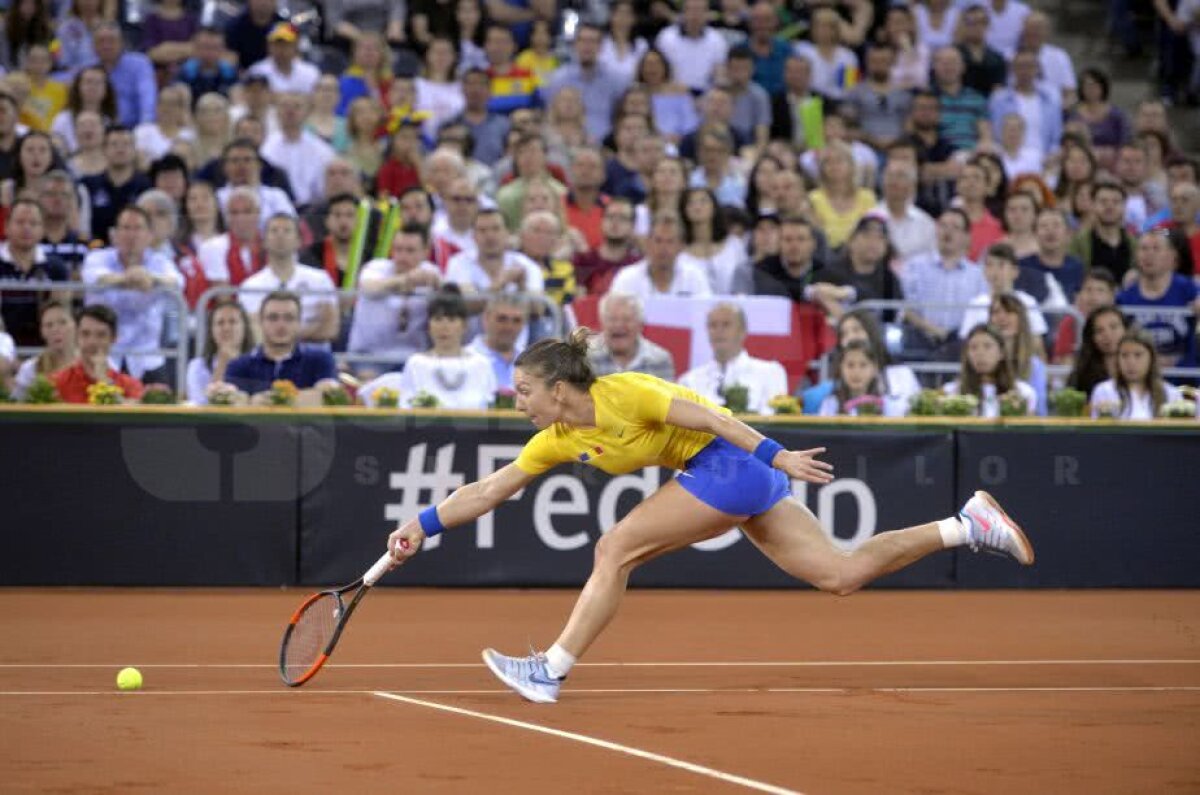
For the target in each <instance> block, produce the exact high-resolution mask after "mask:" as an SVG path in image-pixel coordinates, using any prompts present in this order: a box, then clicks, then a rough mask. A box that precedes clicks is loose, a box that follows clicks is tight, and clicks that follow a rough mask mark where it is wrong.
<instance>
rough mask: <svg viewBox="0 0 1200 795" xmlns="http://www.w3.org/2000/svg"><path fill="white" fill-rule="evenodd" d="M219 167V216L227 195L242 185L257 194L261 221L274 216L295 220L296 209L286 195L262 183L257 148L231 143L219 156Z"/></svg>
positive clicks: (246, 142)
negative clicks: (221, 177)
mask: <svg viewBox="0 0 1200 795" xmlns="http://www.w3.org/2000/svg"><path fill="white" fill-rule="evenodd" d="M221 168H222V170H223V171H224V174H225V185H224V186H222V187H221V188H219V189H218V190H217V203H218V204H219V205H220V206H221V213H222V214H225V213H226V211H227V209H228V206H229V194H230V193H232V192H233V190H234V189H235V188H239V187H243V186H245V187H248V188H250V189H252V190H253V191H254V192H255V193H257V194H258V207H259V212H260V217H261V218H262V220H263V222H265V221H266V219H268V218H270V217H271V216H273V215H280V214H282V215H290V216H292V217H293V218H294V217H296V208H295V207H294V206H293V205H292V200H291V199H289V198H288V195H287V194H286V193H284V192H283V191H282V190H280V189H279V188H272V187H271V186H269V185H264V184H262V162H261V161H260V160H259V159H258V147H256V146H255V145H254V143H253V142H252V141H249V140H247V139H237V140H234V141H230V142H229V143H228V144H227V145H226V146H225V150H224V151H223V152H222V153H221ZM226 223H228V217H226Z"/></svg>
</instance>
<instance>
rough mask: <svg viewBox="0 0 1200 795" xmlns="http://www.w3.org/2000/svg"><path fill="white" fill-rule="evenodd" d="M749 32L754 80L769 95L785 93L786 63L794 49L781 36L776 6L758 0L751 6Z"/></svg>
mask: <svg viewBox="0 0 1200 795" xmlns="http://www.w3.org/2000/svg"><path fill="white" fill-rule="evenodd" d="M746 20H747V25H748V27H749V30H750V35H749V37H748V38H747V40H746V47H747V48H748V49H749V50H750V54H751V56H752V57H753V59H754V82H755V83H757V84H758V85H760V86H762V88H763V90H764V91H766V92H767V95H768V96H772V97H773V96H776V95H777V94H781V93H783V90H784V81H783V71H784V64H785V63H786V62H787V60H788V56H789V55H791V51H792V48H791V47H790V46H789V45H788V43H787V42H786V41H784V40H783V39H782V38H781V37H780V36H779V35H778V33H779V14H778V12H776V10H775V6H774V5H773V4H771V3H770V2H766V1H765V0H759V1H758V2H755V3H753V4H752V5H751V6H750V10H749V11H748V12H747V15H746Z"/></svg>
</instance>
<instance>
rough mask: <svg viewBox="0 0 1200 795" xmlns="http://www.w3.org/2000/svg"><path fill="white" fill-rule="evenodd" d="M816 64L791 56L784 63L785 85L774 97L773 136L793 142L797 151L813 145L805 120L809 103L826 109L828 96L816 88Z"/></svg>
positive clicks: (797, 56)
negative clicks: (808, 138)
mask: <svg viewBox="0 0 1200 795" xmlns="http://www.w3.org/2000/svg"><path fill="white" fill-rule="evenodd" d="M812 74H813V67H812V63H811V62H810V61H809V60H808V59H807V58H801V57H800V56H799V55H791V56H789V57H788V59H787V60H786V61H784V62H783V88H782V90H780V91H779V93H777V94H774V95H773V96H772V98H771V139H772V140H782V141H787V142H788V143H790V144H791V145H792V146H793V147H794V148H795V149H796V150H803V149H807V148H808V147H809V142H808V140H807V138H806V137H805V132H804V125H803V124H802V123H801V119H802V115H801V113H802V111H803V109H804V108H805V107H806V103H808V104H815V105H816V107H818V108H821V109H824V108H825V106H826V104H827V103H826V97H824V96H822V95H821V94H819V93H817V92H816V91H814V90H813V85H812Z"/></svg>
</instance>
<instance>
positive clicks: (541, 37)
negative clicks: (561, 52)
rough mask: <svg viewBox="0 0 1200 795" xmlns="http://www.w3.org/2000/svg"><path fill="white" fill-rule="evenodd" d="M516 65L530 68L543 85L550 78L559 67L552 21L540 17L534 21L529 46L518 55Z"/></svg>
mask: <svg viewBox="0 0 1200 795" xmlns="http://www.w3.org/2000/svg"><path fill="white" fill-rule="evenodd" d="M516 65H517V66H518V67H519V68H521V69H528V70H529V71H530V72H533V73H534V74H535V75H537V77H538V82H540V83H541V84H542V85H545V84H546V81H547V80H549V79H550V75H551V73H553V72H554V70H555V69H557V68H558V56H557V55H555V54H554V35H553V33H552V32H551V30H550V23H548V22H546V21H545V20H544V19H539V20H537V21H536V22H534V23H533V29H532V30H531V31H530V32H529V47H528V48H527V49H525V50H523V51H522V52H521V54H520V55H518V56H517V60H516Z"/></svg>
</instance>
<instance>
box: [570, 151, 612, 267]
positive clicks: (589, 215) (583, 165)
mask: <svg viewBox="0 0 1200 795" xmlns="http://www.w3.org/2000/svg"><path fill="white" fill-rule="evenodd" d="M603 185H604V155H602V154H600V150H598V149H594V148H592V147H581V148H578V149H576V150H575V152H574V155H573V157H572V158H571V192H570V193H568V194H567V205H566V213H567V223H568V224H569V225H570V227H571V229H573V230H575V231H577V232H578V233H579V234H581V235H582V236H583V239H584V242H586V243H587V247H588V249H593V248H595V247H596V246H598V245H600V244H601V243H602V242H603V236H602V232H601V227H602V226H603V218H604V207H605V205H606V204H607V203H608V201H609V198H608V196H607V195H605V194H604V193H601V190H600V189H601V188H602V187H603Z"/></svg>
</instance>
